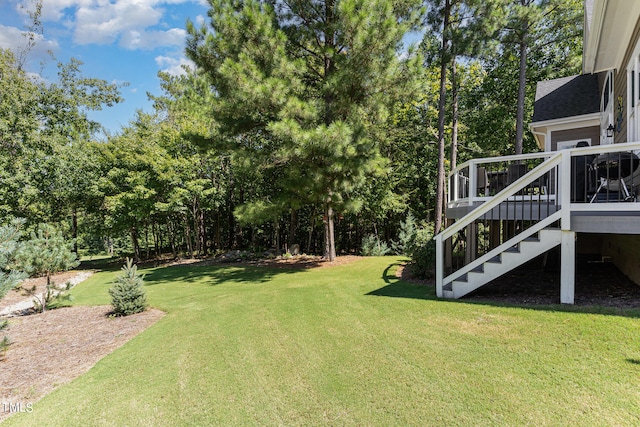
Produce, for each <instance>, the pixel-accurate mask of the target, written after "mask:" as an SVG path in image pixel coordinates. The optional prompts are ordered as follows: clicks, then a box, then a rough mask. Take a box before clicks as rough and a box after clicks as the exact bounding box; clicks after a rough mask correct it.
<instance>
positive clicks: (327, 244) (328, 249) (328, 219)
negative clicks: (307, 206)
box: [323, 204, 336, 262]
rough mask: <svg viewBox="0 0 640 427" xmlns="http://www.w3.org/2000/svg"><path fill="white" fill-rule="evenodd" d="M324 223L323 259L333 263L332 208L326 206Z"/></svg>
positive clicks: (328, 205) (334, 245)
mask: <svg viewBox="0 0 640 427" xmlns="http://www.w3.org/2000/svg"><path fill="white" fill-rule="evenodd" d="M323 223H324V259H326V260H328V261H329V262H333V261H335V259H336V243H335V234H334V226H333V208H332V207H331V205H330V204H327V206H326V208H325V215H324V218H323Z"/></svg>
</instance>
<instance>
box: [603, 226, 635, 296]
mask: <svg viewBox="0 0 640 427" xmlns="http://www.w3.org/2000/svg"><path fill="white" fill-rule="evenodd" d="M602 240H603V242H602V252H601V253H602V255H604V256H609V257H611V261H612V262H613V263H614V264H615V266H616V267H618V269H619V270H620V271H621V272H622V273H624V274H625V275H626V276H627V277H628V278H629V279H631V280H632V281H634V282H635V283H636V284H640V256H638V246H639V245H640V236H638V235H627V234H624V235H623V234H608V235H604V236H603V238H602Z"/></svg>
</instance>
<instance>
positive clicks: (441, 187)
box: [434, 0, 451, 234]
mask: <svg viewBox="0 0 640 427" xmlns="http://www.w3.org/2000/svg"><path fill="white" fill-rule="evenodd" d="M450 13H451V4H450V2H449V0H445V5H444V10H443V15H444V17H443V24H442V25H443V27H442V50H441V52H440V56H441V57H440V100H439V101H438V176H437V187H436V211H435V215H434V218H435V221H434V222H435V223H434V233H435V234H439V233H440V230H441V229H442V213H443V210H444V195H445V170H444V144H445V141H444V121H445V113H446V111H445V108H446V105H447V99H446V98H447V66H448V65H449V63H448V56H449V55H448V54H449V39H448V35H447V34H448V31H449V15H450Z"/></svg>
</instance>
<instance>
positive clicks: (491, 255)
mask: <svg viewBox="0 0 640 427" xmlns="http://www.w3.org/2000/svg"><path fill="white" fill-rule="evenodd" d="M561 215H562V209H560V210H559V211H557V212H555V213H553V214H551V215H550V216H548V217H547V218H545V219H543V220H542V221H539V222H538V223H536V224H535V225H533V226H532V227H530V228H528V229H527V230H525V231H523V232H522V233H520V234H518V235H516V236H514V237H513V238H511V239H509V240H507V241H506V242H504V243H503V244H501V245H500V246H498V247H496V248H495V249H493V250H492V251H490V252H488V253H486V254H484V255H483V256H481V257H479V258H477V259H476V260H474V261H473V262H471V263H469V264H467V265H466V266H464V267H463V268H461V269H459V270H457V271H456V272H454V273H453V274H450V275H449V276H447V277H445V278H444V279H443V281H442V283H443V287H442V292H443V294H442V297H444V298H460V297H462V296H464V295H466V294H468V293H469V292H472V291H474V290H475V289H478V288H479V287H480V286H482V285H484V284H486V283H488V282H489V281H491V280H493V279H495V278H497V277H500V276H501V275H502V274H505V273H507V272H509V271H510V270H512V269H514V268H515V267H517V266H519V265H522V264H524V263H525V262H527V261H528V260H530V259H532V258H534V257H536V256H538V255H540V254H542V253H544V252H546V251H548V250H549V249H552V248H553V247H555V246H557V245H558V244H560V242H559V241H558V243H555V244H553V246H551V247H549V248H548V249H545V250H542V252H539V253H538V254H536V255H532V254H531V253H529V251H530V250H527V253H528V258H526V259H524V260H522V262H520V263H519V264H517V265H512V264H511V260H509V261H510V262H505V259H504V257H505V255H506V256H507V257H509V256H510V255H518V253H517V252H516V253H513V252H508V250H509V249H511V248H513V247H515V246H519V247H522V246H523V244H525V245H524V246H525V247H529V246H531V245H529V244H534V245H535V244H538V243H540V242H541V241H542V239H540V242H527V241H525V240H526V239H528V238H530V237H531V236H533V235H534V234H536V233H540V232H541V231H544V233H542V235H544V236H546V235H548V234H550V235H555V233H547V232H552V231H558V230H545V228H547V227H549V226H550V225H551V224H553V223H554V222H556V221H558V220H559V219H560V217H561ZM559 233H560V232H559V231H558V234H557V238H558V239H559V238H560V236H561V234H559ZM542 235H541V236H542ZM531 247H534V246H531ZM542 247H544V246H540V248H542ZM520 252H522V250H520ZM533 252H535V251H533ZM496 257H502V258H501V262H500V263H496V262H492V261H494V260H495V259H496ZM513 261H514V262H517V261H516V260H515V259H514V260H513ZM491 264H501V265H504V266H505V268H506V267H508V268H507V269H506V270H504V271H503V272H502V273H500V274H498V275H497V276H495V277H492V278H491V279H489V280H484V281H483V280H479V279H474V281H473V283H474V284H473V285H471V286H470V285H466V284H470V283H471V280H469V277H474V276H478V275H479V276H482V275H484V274H485V272H487V269H489V271H492V268H491V267H492V266H491ZM479 269H480V270H482V272H480V271H477V270H479ZM491 276H493V275H491ZM491 276H489V275H487V276H485V277H491ZM465 277H466V278H467V281H466V283H465V282H464V281H463V280H461V279H463V278H465ZM454 283H465V286H464V287H463V286H461V285H458V286H457V287H458V288H461V289H463V288H464V291H456V290H455V289H454V287H453V284H454ZM477 283H479V284H477ZM476 284H477V285H476Z"/></svg>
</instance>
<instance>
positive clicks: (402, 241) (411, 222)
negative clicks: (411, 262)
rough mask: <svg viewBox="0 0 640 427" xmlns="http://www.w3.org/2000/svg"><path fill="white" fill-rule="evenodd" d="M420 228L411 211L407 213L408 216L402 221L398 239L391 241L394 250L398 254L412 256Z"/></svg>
mask: <svg viewBox="0 0 640 427" xmlns="http://www.w3.org/2000/svg"><path fill="white" fill-rule="evenodd" d="M417 232H418V228H417V226H416V220H415V218H414V216H413V214H412V213H411V212H409V213H408V214H407V218H406V219H405V220H404V221H403V222H401V223H400V231H399V232H398V240H397V241H393V242H391V247H392V248H393V251H394V252H395V253H396V254H398V255H406V256H411V253H410V252H411V248H412V245H413V242H414V240H415V239H416V233H417Z"/></svg>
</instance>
